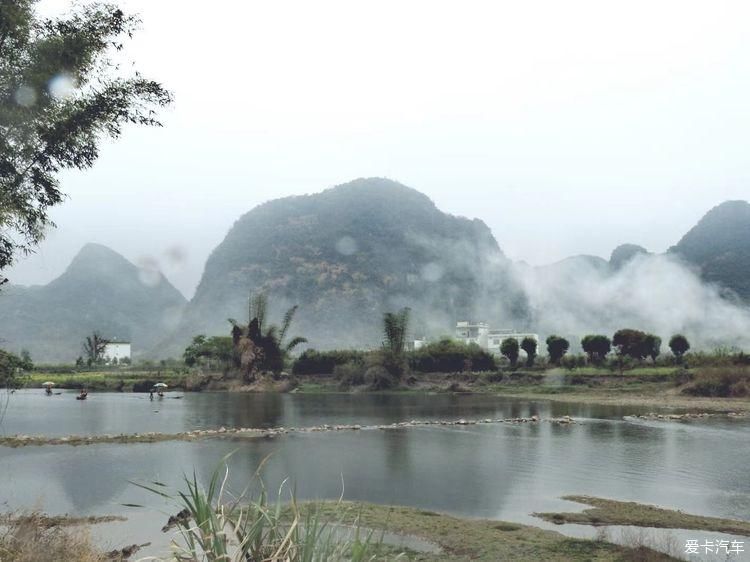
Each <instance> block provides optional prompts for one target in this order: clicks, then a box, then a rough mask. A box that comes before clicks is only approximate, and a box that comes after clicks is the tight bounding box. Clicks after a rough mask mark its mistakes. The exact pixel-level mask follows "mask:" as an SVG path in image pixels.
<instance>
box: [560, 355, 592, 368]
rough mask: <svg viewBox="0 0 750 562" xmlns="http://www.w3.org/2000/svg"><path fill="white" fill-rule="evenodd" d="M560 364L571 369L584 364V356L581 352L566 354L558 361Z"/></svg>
mask: <svg viewBox="0 0 750 562" xmlns="http://www.w3.org/2000/svg"><path fill="white" fill-rule="evenodd" d="M560 365H561V366H562V367H564V368H565V369H568V370H570V371H572V370H573V369H578V368H580V367H585V366H586V356H585V355H581V354H576V355H566V356H565V357H563V358H562V359H561V361H560Z"/></svg>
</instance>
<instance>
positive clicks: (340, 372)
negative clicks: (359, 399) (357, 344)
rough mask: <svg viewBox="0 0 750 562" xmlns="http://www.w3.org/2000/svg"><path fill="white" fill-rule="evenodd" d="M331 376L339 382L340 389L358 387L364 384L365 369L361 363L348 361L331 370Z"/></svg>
mask: <svg viewBox="0 0 750 562" xmlns="http://www.w3.org/2000/svg"><path fill="white" fill-rule="evenodd" d="M333 376H334V377H335V378H336V380H337V381H339V384H340V385H341V388H349V387H351V386H360V385H363V384H365V367H364V365H362V363H355V362H353V361H350V362H349V363H344V364H343V365H336V366H335V367H334V368H333Z"/></svg>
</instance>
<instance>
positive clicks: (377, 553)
mask: <svg viewBox="0 0 750 562" xmlns="http://www.w3.org/2000/svg"><path fill="white" fill-rule="evenodd" d="M226 460H227V458H226V457H225V459H224V460H223V462H222V464H221V465H220V466H219V467H217V469H216V470H215V471H214V472H213V474H212V476H211V479H210V482H209V484H208V486H207V487H205V488H204V487H203V486H201V485H200V483H199V482H198V478H197V477H196V475H195V473H193V475H192V477H187V476H186V477H185V486H186V489H185V490H184V491H179V492H177V494H176V496H175V495H174V494H171V493H169V492H168V491H167V490H166V489H165V487H164V485H163V484H160V483H152V485H141V484H138V485H139V486H140V487H142V488H145V489H146V490H149V491H151V492H153V493H156V494H158V495H160V496H162V497H164V498H168V499H171V500H176V503H177V506H178V507H179V508H181V512H180V514H179V516H178V517H177V518H175V523H176V525H177V527H178V531H179V535H178V538H181V539H182V540H181V541H173V548H174V549H175V558H176V559H177V560H185V561H188V560H189V561H206V562H219V561H222V562H228V561H232V562H239V561H257V562H282V561H283V562H326V561H331V562H343V561H351V562H364V561H370V560H383V559H385V558H384V556H387V558H388V559H389V560H393V559H395V558H399V557H400V556H394V553H393V552H392V551H390V550H389V549H387V548H386V547H384V546H383V536H382V535H381V536H380V537H376V536H375V533H374V531H372V530H363V529H361V528H360V526H359V515H358V514H357V513H352V512H351V510H350V509H347V508H344V507H343V504H341V503H340V502H339V503H338V504H337V506H338V508H337V509H336V510H334V513H335V515H333V516H330V515H327V513H329V511H328V510H327V511H326V513H325V514H324V512H323V510H322V509H321V508H320V507H319V506H317V505H316V504H313V503H309V504H303V505H299V504H298V503H297V501H296V499H295V496H294V493H293V492H291V491H289V492H288V493H289V496H288V498H289V500H288V501H287V502H285V501H284V497H285V495H286V492H287V491H288V487H287V484H286V482H284V483H282V485H281V486H280V487H279V490H278V493H277V494H276V497H275V498H274V499H273V500H270V499H269V494H268V492H267V490H266V488H265V486H264V485H263V482H262V479H261V478H260V476H259V471H260V468H259V469H258V472H256V474H255V476H254V478H253V480H254V481H255V482H257V483H258V487H259V491H258V492H257V493H256V494H254V495H251V494H249V493H248V490H249V487H248V488H246V489H245V490H244V491H243V492H242V493H241V494H239V495H238V496H236V497H235V496H232V495H231V494H230V493H229V492H228V490H227V482H228V478H229V468H228V466H227V464H226ZM261 466H262V464H261Z"/></svg>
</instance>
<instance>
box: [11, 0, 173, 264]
mask: <svg viewBox="0 0 750 562" xmlns="http://www.w3.org/2000/svg"><path fill="white" fill-rule="evenodd" d="M35 4H36V2H34V1H33V0H14V1H9V2H7V1H6V2H2V3H0V270H1V269H3V268H4V267H6V266H8V265H10V264H12V262H13V260H14V257H15V255H16V254H17V253H18V252H29V251H31V250H32V249H33V248H34V246H36V244H38V242H39V241H40V240H41V239H42V238H43V237H44V232H45V230H46V227H47V226H48V225H49V223H50V220H49V216H48V211H49V209H50V208H51V207H53V206H55V205H57V204H59V203H60V202H61V201H62V200H63V199H64V194H63V193H62V192H61V191H60V186H59V179H58V175H59V172H60V171H61V170H63V169H66V168H77V169H85V168H89V167H91V166H92V165H93V164H94V162H95V160H96V158H97V157H98V154H99V150H98V147H99V143H100V140H101V137H103V136H106V137H118V136H119V135H120V133H121V130H122V126H123V125H124V124H126V123H135V124H140V125H159V122H158V121H157V119H156V117H155V114H154V111H153V110H154V108H157V107H160V106H165V105H167V104H168V103H170V101H171V96H170V94H169V92H167V91H166V90H164V89H163V88H162V87H161V85H159V84H158V83H156V82H153V81H150V80H146V79H144V78H142V77H141V76H140V75H139V74H138V73H135V74H134V75H132V76H119V75H118V71H119V70H120V68H119V66H118V65H116V64H115V63H114V62H113V61H112V60H111V55H112V53H113V52H114V51H119V50H121V49H122V48H123V45H124V41H125V40H126V39H128V38H130V37H131V36H132V34H133V32H134V31H135V29H136V27H137V25H138V20H137V19H136V18H134V17H133V16H128V15H125V14H124V13H123V12H122V11H121V10H120V9H118V8H116V7H115V6H113V5H109V4H90V5H84V6H83V7H80V8H78V9H77V10H75V11H74V12H72V13H71V14H70V15H67V16H64V17H61V18H56V19H43V18H41V17H39V16H38V15H37V14H36V13H35V11H34V5H35ZM60 86H62V88H61V87H60ZM62 90H66V91H62Z"/></svg>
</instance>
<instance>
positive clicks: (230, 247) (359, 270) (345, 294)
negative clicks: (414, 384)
mask: <svg viewBox="0 0 750 562" xmlns="http://www.w3.org/2000/svg"><path fill="white" fill-rule="evenodd" d="M509 264H510V262H509V261H508V260H507V259H506V258H505V256H504V255H503V253H502V251H501V250H500V247H499V246H498V244H497V242H496V240H495V239H494V237H493V236H492V233H491V232H490V229H489V228H488V227H487V225H486V224H484V223H483V222H482V221H480V220H477V219H474V220H469V219H466V218H462V217H455V216H452V215H449V214H446V213H443V212H442V211H440V210H439V209H438V208H437V207H436V206H435V204H434V203H433V202H432V201H431V200H430V199H429V198H428V197H427V196H425V195H424V194H422V193H420V192H418V191H416V190H414V189H411V188H408V187H406V186H404V185H401V184H399V183H397V182H394V181H391V180H387V179H382V178H366V179H364V178H363V179H358V180H354V181H352V182H349V183H346V184H343V185H339V186H336V187H333V188H330V189H327V190H325V191H323V192H321V193H316V194H313V195H304V196H296V197H286V198H283V199H276V200H273V201H269V202H268V203H264V204H262V205H259V206H257V207H255V208H254V209H252V210H251V211H249V212H248V213H246V214H245V215H243V216H242V217H241V218H240V219H239V220H238V221H237V222H236V223H235V224H234V226H233V227H232V229H231V230H230V231H229V233H228V234H227V236H226V238H225V239H224V241H223V242H222V243H221V244H219V246H218V247H217V248H216V249H215V250H214V251H213V253H212V254H211V256H210V257H209V259H208V261H207V263H206V268H205V271H204V274H203V278H202V279H201V282H200V284H199V286H198V289H197V291H196V294H195V297H194V298H193V299H192V301H191V302H190V304H189V305H188V307H187V310H186V314H185V317H184V321H183V324H182V326H181V327H180V330H179V334H178V336H177V337H176V340H177V341H179V342H180V345H181V344H183V343H184V342H185V341H186V339H187V338H188V336H192V335H194V334H196V333H205V332H208V333H224V332H226V331H227V329H228V323H227V321H226V319H227V318H228V317H235V318H237V317H240V318H244V316H245V315H246V312H245V311H246V309H247V298H248V295H249V293H251V292H253V291H266V292H268V293H269V295H270V298H271V303H272V304H276V305H277V306H276V308H277V310H278V311H280V310H282V309H284V308H285V307H287V306H289V305H291V304H299V306H300V308H299V313H298V321H297V322H296V324H297V326H298V328H297V329H298V330H299V331H300V333H303V334H304V335H305V337H307V338H308V339H309V340H310V342H311V344H312V345H314V346H318V347H335V346H376V345H378V344H379V342H380V322H381V315H382V313H383V312H384V311H387V310H396V309H398V308H400V307H403V306H410V307H411V308H412V309H413V318H414V328H415V330H416V331H420V330H427V329H428V328H431V329H438V328H437V327H438V326H443V328H442V331H443V332H445V331H446V328H445V327H448V328H447V330H448V331H449V330H450V327H451V326H452V323H454V322H455V319H456V318H457V317H460V318H465V317H473V316H475V315H477V314H479V313H480V312H482V313H484V314H489V313H490V312H491V313H492V314H496V315H498V316H502V315H506V316H507V315H514V316H523V314H524V308H525V298H524V294H523V291H522V290H521V289H520V287H519V286H517V285H516V284H515V282H514V280H513V279H512V278H511V276H510V275H509V274H508V272H507V267H508V265H509Z"/></svg>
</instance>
